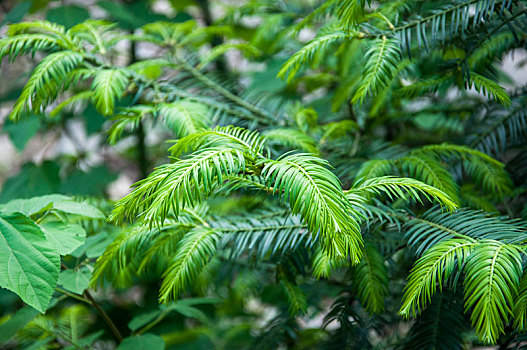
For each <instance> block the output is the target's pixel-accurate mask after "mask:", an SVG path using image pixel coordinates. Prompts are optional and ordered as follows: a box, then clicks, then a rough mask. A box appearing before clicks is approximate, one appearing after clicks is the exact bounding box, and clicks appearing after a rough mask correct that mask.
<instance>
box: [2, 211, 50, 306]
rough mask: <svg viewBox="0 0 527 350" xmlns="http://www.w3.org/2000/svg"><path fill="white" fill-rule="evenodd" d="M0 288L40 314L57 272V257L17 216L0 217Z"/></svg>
mask: <svg viewBox="0 0 527 350" xmlns="http://www.w3.org/2000/svg"><path fill="white" fill-rule="evenodd" d="M0 256H1V257H2V258H1V259H0V286H1V287H4V288H7V289H9V290H11V291H13V292H15V293H16V294H18V295H19V296H20V297H21V298H22V300H23V301H24V302H26V303H27V304H29V305H30V306H32V307H34V308H35V309H37V310H38V311H40V312H42V313H44V312H45V311H46V308H47V306H48V304H49V302H50V300H51V296H52V294H53V291H54V290H55V286H56V284H57V281H58V278H59V271H60V257H59V254H58V253H57V252H56V251H55V249H54V248H53V246H52V245H51V244H50V243H49V242H48V240H47V239H46V235H45V234H44V232H42V230H41V229H40V228H39V227H38V226H37V225H36V224H35V223H33V221H31V219H30V218H29V217H27V216H25V215H23V214H21V213H11V214H0Z"/></svg>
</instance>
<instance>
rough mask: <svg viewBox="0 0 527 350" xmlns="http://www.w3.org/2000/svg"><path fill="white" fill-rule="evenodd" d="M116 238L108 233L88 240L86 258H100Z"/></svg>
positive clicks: (102, 233)
mask: <svg viewBox="0 0 527 350" xmlns="http://www.w3.org/2000/svg"><path fill="white" fill-rule="evenodd" d="M114 238H115V237H114V236H112V235H109V234H108V233H106V232H101V233H98V234H96V235H94V236H90V237H88V238H87V239H86V256H87V257H88V258H98V257H99V256H101V254H102V253H104V250H105V249H106V247H107V246H108V245H109V244H110V243H112V242H113V240H114Z"/></svg>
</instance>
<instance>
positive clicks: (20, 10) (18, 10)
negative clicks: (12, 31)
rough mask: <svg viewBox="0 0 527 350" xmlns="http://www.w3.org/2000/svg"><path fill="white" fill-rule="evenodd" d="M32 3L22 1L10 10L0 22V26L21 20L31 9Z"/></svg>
mask: <svg viewBox="0 0 527 350" xmlns="http://www.w3.org/2000/svg"><path fill="white" fill-rule="evenodd" d="M31 5H32V1H22V2H20V3H19V4H18V5H16V6H15V7H13V8H12V9H11V11H9V12H8V13H7V15H5V17H4V19H3V20H2V21H0V26H3V25H4V24H5V23H16V22H19V21H21V20H22V18H24V16H25V15H26V13H27V11H29V9H30V8H31Z"/></svg>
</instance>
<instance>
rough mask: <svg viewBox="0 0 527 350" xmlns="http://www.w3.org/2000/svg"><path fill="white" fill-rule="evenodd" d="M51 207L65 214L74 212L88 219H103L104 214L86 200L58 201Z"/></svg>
mask: <svg viewBox="0 0 527 350" xmlns="http://www.w3.org/2000/svg"><path fill="white" fill-rule="evenodd" d="M53 208H55V209H57V210H60V211H62V212H64V213H67V214H75V215H80V216H84V217H86V218H90V219H104V218H105V217H104V214H103V213H102V212H101V211H100V210H99V209H97V208H95V207H94V206H92V205H90V204H88V203H86V202H75V201H72V200H65V201H60V202H57V203H55V204H53Z"/></svg>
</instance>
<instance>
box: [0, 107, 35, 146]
mask: <svg viewBox="0 0 527 350" xmlns="http://www.w3.org/2000/svg"><path fill="white" fill-rule="evenodd" d="M39 128H40V120H39V118H38V117H37V116H36V115H31V116H30V117H28V118H24V119H22V120H20V121H18V122H13V121H11V120H7V121H6V122H5V124H4V126H3V127H2V131H4V132H6V133H7V134H8V135H9V139H10V140H11V142H13V145H15V147H16V148H17V149H18V150H19V151H23V150H24V147H25V146H26V143H27V142H28V141H29V140H30V139H31V138H32V137H33V136H35V134H36V133H37V131H38V129H39Z"/></svg>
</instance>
